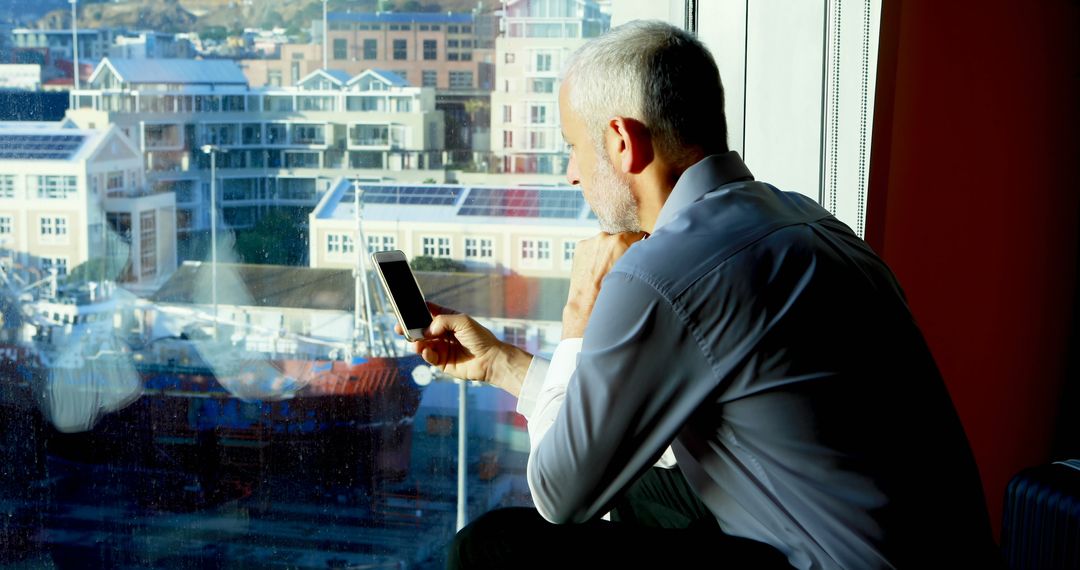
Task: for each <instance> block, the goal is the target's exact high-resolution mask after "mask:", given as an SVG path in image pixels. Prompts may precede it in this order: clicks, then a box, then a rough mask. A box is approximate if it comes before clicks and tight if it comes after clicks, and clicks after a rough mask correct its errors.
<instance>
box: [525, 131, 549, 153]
mask: <svg viewBox="0 0 1080 570" xmlns="http://www.w3.org/2000/svg"><path fill="white" fill-rule="evenodd" d="M544 141H545V138H544V133H542V132H536V131H532V132H530V133H529V148H531V149H543V148H546V147H545V146H544Z"/></svg>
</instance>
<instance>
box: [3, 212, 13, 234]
mask: <svg viewBox="0 0 1080 570" xmlns="http://www.w3.org/2000/svg"><path fill="white" fill-rule="evenodd" d="M14 231H15V220H14V218H12V217H11V216H0V235H5V236H6V235H11V234H12V233H13V232H14Z"/></svg>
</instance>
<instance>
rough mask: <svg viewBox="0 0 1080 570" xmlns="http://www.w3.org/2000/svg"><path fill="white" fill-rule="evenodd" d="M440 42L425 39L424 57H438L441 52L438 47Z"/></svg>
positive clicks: (427, 58)
mask: <svg viewBox="0 0 1080 570" xmlns="http://www.w3.org/2000/svg"><path fill="white" fill-rule="evenodd" d="M438 43H439V42H437V41H435V40H424V59H426V60H432V59H436V58H438V56H439V53H438V48H437V47H436V45H438Z"/></svg>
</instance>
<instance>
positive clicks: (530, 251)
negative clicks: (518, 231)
mask: <svg viewBox="0 0 1080 570" xmlns="http://www.w3.org/2000/svg"><path fill="white" fill-rule="evenodd" d="M550 262H551V240H546V239H523V240H521V265H522V266H524V267H542V266H546V265H550Z"/></svg>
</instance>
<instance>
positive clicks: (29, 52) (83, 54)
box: [11, 28, 120, 65]
mask: <svg viewBox="0 0 1080 570" xmlns="http://www.w3.org/2000/svg"><path fill="white" fill-rule="evenodd" d="M77 34H78V36H79V59H85V60H88V61H98V60H100V59H102V58H104V57H105V56H107V55H109V48H110V47H112V45H113V44H114V43H115V41H116V38H117V37H118V36H119V35H120V31H118V30H114V29H112V28H95V29H85V30H83V29H80V30H78V32H77ZM71 35H72V34H71V29H70V28H69V29H66V30H39V29H34V28H15V29H13V30H12V31H11V50H12V58H13V60H14V62H15V63H38V64H41V65H51V64H52V63H53V62H55V61H58V60H68V61H70V60H71V59H72V57H73V54H72V49H71Z"/></svg>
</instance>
